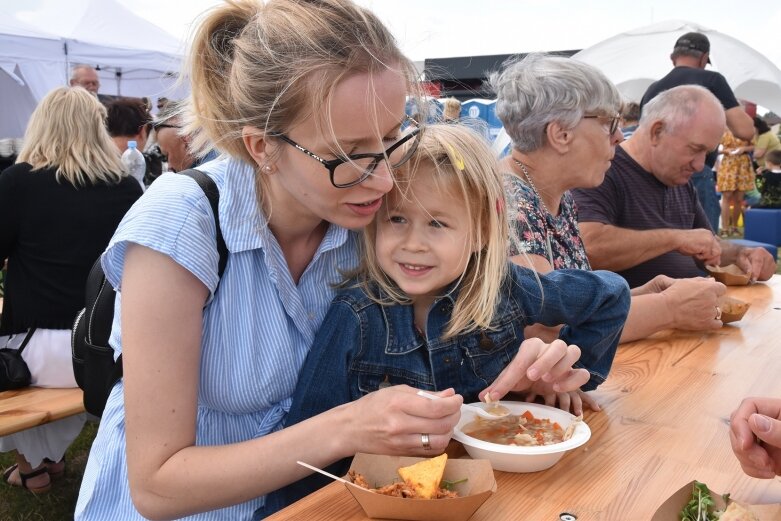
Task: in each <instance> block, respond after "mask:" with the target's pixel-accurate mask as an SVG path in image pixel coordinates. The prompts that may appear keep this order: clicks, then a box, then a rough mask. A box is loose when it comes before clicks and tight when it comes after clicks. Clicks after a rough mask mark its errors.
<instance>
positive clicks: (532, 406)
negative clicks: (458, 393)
mask: <svg viewBox="0 0 781 521" xmlns="http://www.w3.org/2000/svg"><path fill="white" fill-rule="evenodd" d="M501 403H502V405H504V406H505V407H507V408H508V409H510V411H511V413H512V414H515V415H519V414H523V412H524V411H529V412H531V413H532V414H533V415H534V417H535V418H549V419H552V420H553V421H555V422H558V423H559V424H562V423H563V421H562V420H559V419H556V418H555V416H565V417H566V418H567V419H569V420H570V421H573V420H574V419H575V416H574V415H572V414H570V413H568V412H567V411H563V410H561V409H557V408H555V407H548V406H547V405H540V404H537V403H530V402H505V401H502V402H501ZM476 405H477V406H478V407H479V406H480V405H481V404H480V403H478V404H476ZM474 419H475V416H474V415H473V416H471V417H468V418H465V417H462V418H461V420H460V421H459V422H458V425H457V426H456V428H455V429H454V431H453V438H454V439H456V440H457V441H460V442H461V443H463V444H464V445H468V446H470V447H475V448H478V449H483V450H488V451H492V452H497V453H502V454H527V455H533V454H552V453H555V452H565V451H568V450H570V449H574V448H576V447H580V446H581V445H583V444H584V443H586V442H587V441H588V440H589V438H591V429H590V428H589V426H588V425H586V422H584V421H581V422H579V423H578V424H577V425H576V426H575V432H574V433H573V434H572V437H571V438H570V439H568V440H567V441H563V442H561V443H554V444H552V445H541V446H535V447H524V446H520V445H502V444H501V443H491V442H488V441H483V440H478V439H477V438H473V437H471V436H469V435H467V434H464V433H463V432H462V431H461V427H462V426H463V425H466V424H467V423H469V422H471V421H473V420H474ZM564 421H566V420H564ZM565 429H566V427H565Z"/></svg>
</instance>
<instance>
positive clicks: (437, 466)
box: [399, 454, 447, 499]
mask: <svg viewBox="0 0 781 521" xmlns="http://www.w3.org/2000/svg"><path fill="white" fill-rule="evenodd" d="M446 463H447V454H442V455H441V456H437V457H436V458H431V459H427V460H423V461H420V462H418V463H415V464H414V465H410V466H409V467H401V468H399V476H401V479H403V480H404V482H405V483H407V484H408V485H409V486H410V487H412V488H413V489H414V490H415V493H416V494H417V495H418V497H420V498H422V499H431V498H433V497H436V495H437V490H439V483H440V482H441V481H442V475H443V474H444V473H445V464H446Z"/></svg>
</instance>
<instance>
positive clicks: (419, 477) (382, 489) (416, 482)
mask: <svg viewBox="0 0 781 521" xmlns="http://www.w3.org/2000/svg"><path fill="white" fill-rule="evenodd" d="M446 464H447V454H442V455H441V456H437V457H436V458H431V459H426V460H423V461H419V462H418V463H415V464H414V465H410V466H408V467H400V468H399V470H398V473H399V476H401V479H403V480H404V481H403V482H396V483H391V484H390V485H385V486H379V487H372V486H371V485H369V483H368V482H367V481H366V478H364V476H363V475H362V474H359V473H357V472H355V471H352V470H351V471H350V472H349V473H348V475H349V476H350V478H351V479H352V482H353V483H354V484H355V485H358V486H359V487H363V488H366V489H369V490H373V491H374V492H377V493H378V494H384V495H386V496H396V497H404V498H413V499H442V498H455V497H459V496H458V493H457V492H455V491H454V490H451V489H452V486H453V485H454V484H455V483H454V482H448V481H443V480H442V475H443V474H444V473H445V465H446Z"/></svg>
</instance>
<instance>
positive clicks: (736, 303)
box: [717, 295, 751, 324]
mask: <svg viewBox="0 0 781 521" xmlns="http://www.w3.org/2000/svg"><path fill="white" fill-rule="evenodd" d="M717 305H718V306H719V309H721V321H722V322H723V323H725V324H728V323H730V322H737V321H738V320H740V319H741V318H743V315H745V314H746V311H748V308H750V307H751V303H749V302H744V301H742V300H740V299H736V298H732V297H728V296H726V295H724V296H722V297H720V298H719V301H718V304H717Z"/></svg>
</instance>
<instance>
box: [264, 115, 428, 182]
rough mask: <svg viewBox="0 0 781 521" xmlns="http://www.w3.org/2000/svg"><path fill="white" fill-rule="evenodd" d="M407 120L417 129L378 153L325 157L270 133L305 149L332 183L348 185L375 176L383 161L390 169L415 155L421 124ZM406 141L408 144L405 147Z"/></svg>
mask: <svg viewBox="0 0 781 521" xmlns="http://www.w3.org/2000/svg"><path fill="white" fill-rule="evenodd" d="M406 121H407V122H409V123H410V126H412V127H414V128H412V129H411V130H409V131H408V132H407V133H406V134H405V135H404V136H403V137H402V138H401V139H399V140H398V141H396V142H395V143H393V144H392V145H391V146H389V147H388V148H386V149H385V152H381V153H379V154H352V155H347V156H338V155H337V156H336V159H323V158H321V157H320V156H318V155H317V154H315V153H314V152H312V151H310V150H308V149H306V148H304V147H302V146H301V145H299V144H298V143H296V142H295V141H293V140H292V139H290V138H289V137H287V136H286V135H285V134H282V133H281V132H274V133H272V134H270V135H271V136H272V137H276V138H279V139H281V140H282V141H284V142H285V143H287V144H288V145H290V146H292V147H294V148H295V149H296V150H299V151H301V152H303V153H304V154H306V155H308V156H309V157H311V158H312V159H314V160H316V161H318V162H319V163H320V164H321V165H323V166H324V167H325V168H327V169H328V173H329V174H330V178H331V184H332V185H334V186H335V187H336V188H348V187H350V186H355V185H357V184H360V183H362V182H363V181H365V180H366V178H367V177H369V176H370V175H372V173H373V172H374V170H375V169H376V168H377V165H379V164H380V162H381V161H388V164H389V165H390V167H391V168H397V167H399V166H401V165H403V164H404V163H406V162H407V161H408V160H409V158H410V157H412V154H414V153H415V150H416V149H417V148H418V143H419V142H420V126H419V125H418V122H417V121H415V120H414V119H412V118H410V117H407V118H406ZM407 128H409V127H407ZM405 144H406V146H403V145H405Z"/></svg>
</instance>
